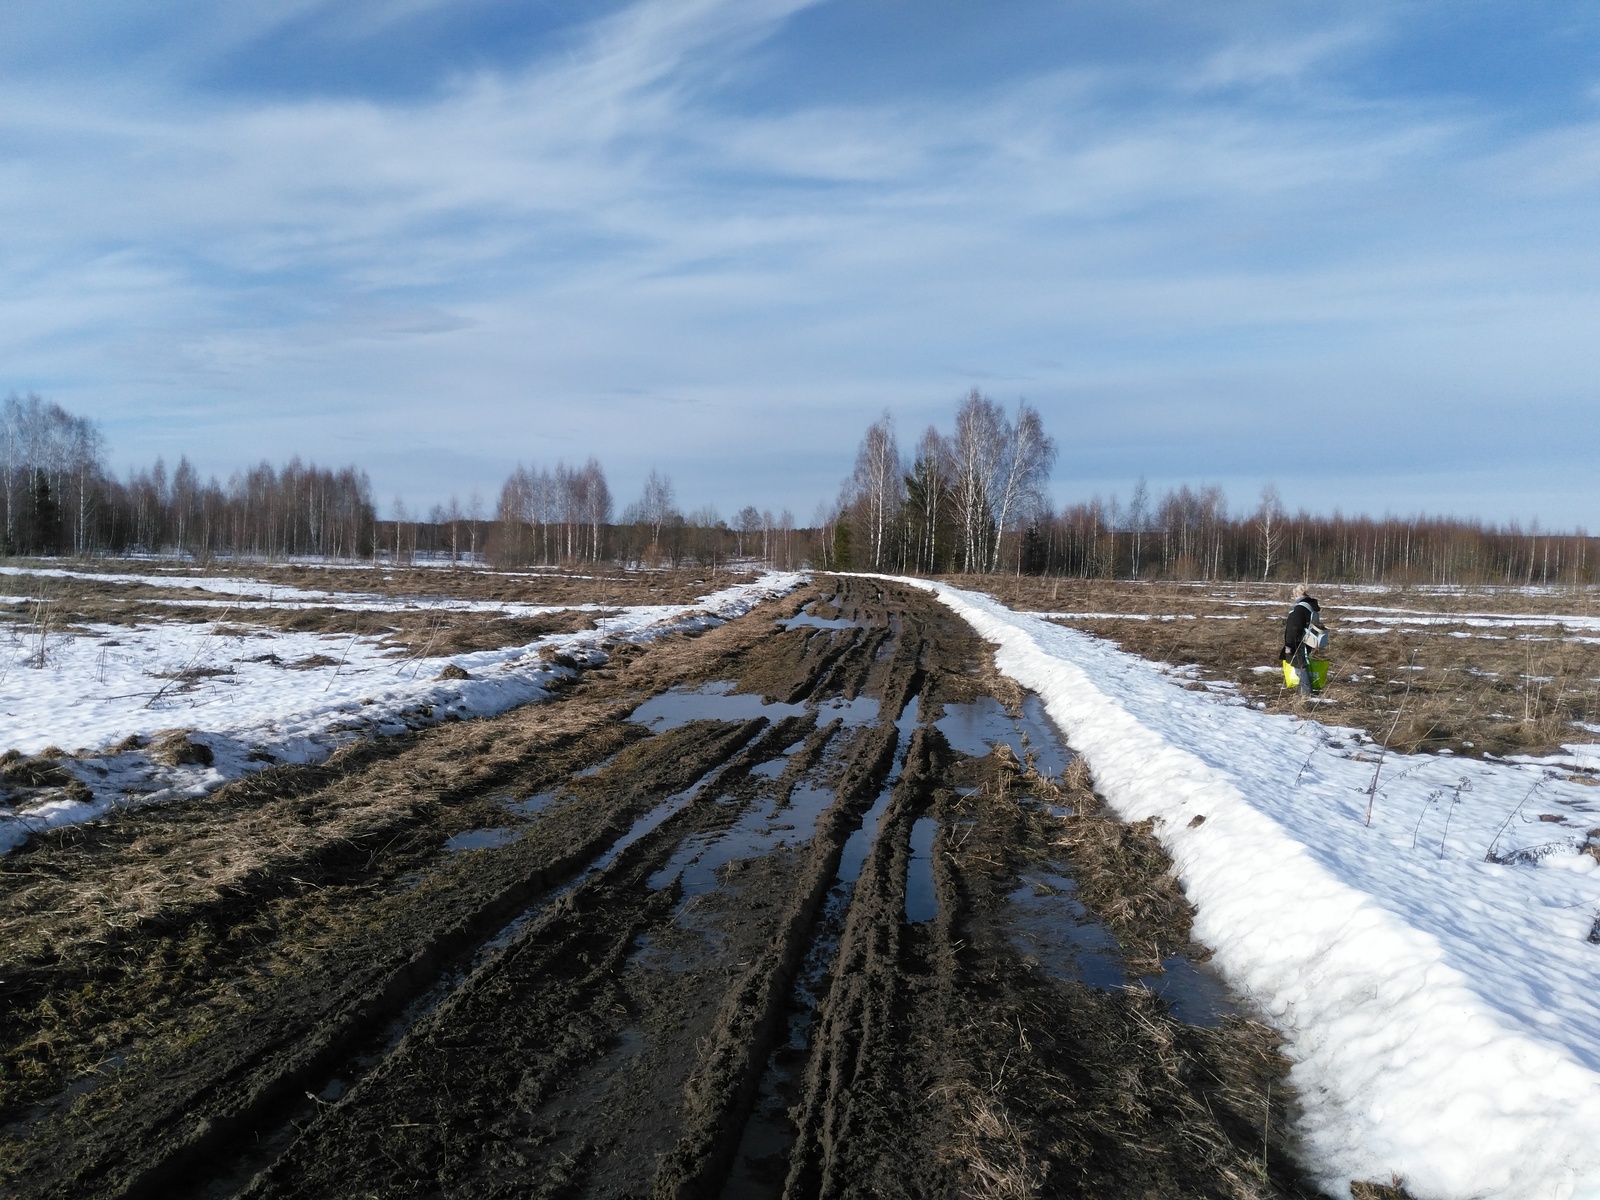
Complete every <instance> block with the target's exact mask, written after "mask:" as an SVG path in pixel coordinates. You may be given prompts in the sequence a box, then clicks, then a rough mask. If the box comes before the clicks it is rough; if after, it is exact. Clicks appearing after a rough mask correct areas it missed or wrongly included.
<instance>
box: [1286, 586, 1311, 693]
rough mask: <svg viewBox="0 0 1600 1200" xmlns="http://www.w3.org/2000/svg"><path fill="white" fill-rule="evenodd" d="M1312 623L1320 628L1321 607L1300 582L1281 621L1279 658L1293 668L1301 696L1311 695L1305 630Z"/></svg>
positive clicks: (1309, 650) (1309, 651)
mask: <svg viewBox="0 0 1600 1200" xmlns="http://www.w3.org/2000/svg"><path fill="white" fill-rule="evenodd" d="M1313 625H1315V626H1316V627H1317V628H1318V629H1321V628H1322V608H1321V606H1320V605H1319V604H1318V603H1317V602H1316V600H1315V599H1314V598H1313V597H1312V596H1311V595H1310V594H1308V592H1307V590H1306V587H1305V585H1304V584H1301V585H1300V586H1299V587H1297V588H1295V591H1294V607H1293V608H1291V609H1290V610H1289V616H1288V619H1287V620H1285V621H1284V623H1283V653H1282V654H1281V655H1280V656H1279V658H1280V660H1281V661H1282V662H1286V663H1288V664H1289V665H1290V666H1291V667H1293V668H1294V671H1295V674H1296V675H1297V676H1298V677H1299V682H1298V684H1297V685H1296V686H1297V687H1298V689H1299V692H1300V694H1301V695H1302V696H1309V695H1311V647H1310V646H1309V645H1308V644H1307V643H1306V630H1308V629H1310V628H1311V627H1312V626H1313Z"/></svg>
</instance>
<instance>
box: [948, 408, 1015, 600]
mask: <svg viewBox="0 0 1600 1200" xmlns="http://www.w3.org/2000/svg"><path fill="white" fill-rule="evenodd" d="M1008 441H1010V430H1009V429H1008V428H1007V423H1006V418H1005V414H1004V413H1003V412H1002V411H1001V410H1000V406H999V405H998V404H996V403H995V402H994V401H993V400H991V399H989V398H988V397H987V396H985V395H983V394H982V393H981V392H979V391H978V389H977V388H973V389H972V391H970V392H968V393H967V398H966V399H965V400H963V401H962V402H961V407H960V408H959V409H957V410H956V431H955V436H954V437H953V438H951V439H950V457H951V475H952V485H953V493H954V499H955V506H956V517H957V521H958V522H959V524H960V528H961V569H962V570H963V571H967V572H972V571H982V570H983V569H984V568H985V567H986V566H987V565H988V562H989V549H990V543H991V541H992V540H993V533H994V527H995V523H994V510H993V508H992V507H991V498H992V497H993V495H994V492H995V481H996V480H997V478H998V477H999V475H1000V467H1001V459H1002V457H1003V455H1004V453H1005V447H1006V443H1007V442H1008Z"/></svg>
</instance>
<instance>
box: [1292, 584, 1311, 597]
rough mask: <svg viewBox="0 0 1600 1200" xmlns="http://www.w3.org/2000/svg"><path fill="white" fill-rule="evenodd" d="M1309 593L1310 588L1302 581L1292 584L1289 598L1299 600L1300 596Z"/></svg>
mask: <svg viewBox="0 0 1600 1200" xmlns="http://www.w3.org/2000/svg"><path fill="white" fill-rule="evenodd" d="M1310 594H1311V589H1310V588H1308V587H1307V586H1306V585H1305V584H1303V583H1297V584H1295V585H1294V588H1293V590H1292V591H1291V592H1290V594H1289V599H1291V600H1299V599H1301V598H1302V597H1305V596H1309V595H1310Z"/></svg>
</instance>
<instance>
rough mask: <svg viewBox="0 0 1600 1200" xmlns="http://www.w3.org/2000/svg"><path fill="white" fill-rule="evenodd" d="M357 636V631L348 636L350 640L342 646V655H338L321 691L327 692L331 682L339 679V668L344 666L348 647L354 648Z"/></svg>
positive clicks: (348, 651)
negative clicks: (336, 661)
mask: <svg viewBox="0 0 1600 1200" xmlns="http://www.w3.org/2000/svg"><path fill="white" fill-rule="evenodd" d="M359 636H360V631H359V630H357V631H356V632H355V633H352V634H351V635H350V640H349V641H348V642H346V643H345V644H344V653H343V654H341V655H339V661H338V663H337V664H336V665H335V666H334V668H333V674H332V675H330V676H328V683H327V686H326V687H324V688H323V689H322V690H323V691H324V692H326V691H327V690H328V688H331V687H332V686H333V681H334V680H335V679H337V678H339V671H340V668H342V667H343V666H344V660H345V658H346V657H347V656H348V655H349V654H350V647H351V646H354V645H355V644H356V638H357V637H359Z"/></svg>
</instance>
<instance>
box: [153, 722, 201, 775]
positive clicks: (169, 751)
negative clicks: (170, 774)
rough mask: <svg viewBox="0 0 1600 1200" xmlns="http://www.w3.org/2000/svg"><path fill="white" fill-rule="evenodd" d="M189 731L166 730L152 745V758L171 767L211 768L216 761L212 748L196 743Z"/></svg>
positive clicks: (157, 736) (158, 735)
mask: <svg viewBox="0 0 1600 1200" xmlns="http://www.w3.org/2000/svg"><path fill="white" fill-rule="evenodd" d="M191 732H193V731H192V730H188V729H165V730H162V731H161V732H160V733H158V734H156V738H155V741H153V742H152V743H151V744H150V757H151V758H153V759H155V760H156V761H157V762H164V763H166V764H167V766H169V767H189V766H195V767H209V766H210V765H211V764H212V762H214V761H215V755H213V754H212V752H211V747H210V746H208V745H206V744H205V743H204V742H197V741H194V740H193V739H192V738H191V737H190V736H189V734H190V733H191Z"/></svg>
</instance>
